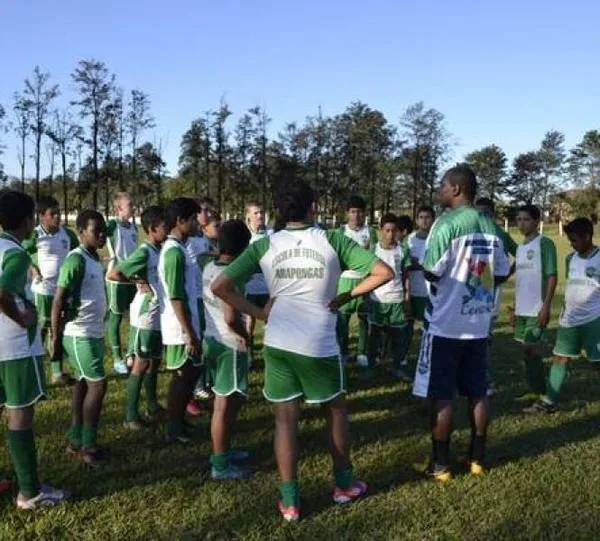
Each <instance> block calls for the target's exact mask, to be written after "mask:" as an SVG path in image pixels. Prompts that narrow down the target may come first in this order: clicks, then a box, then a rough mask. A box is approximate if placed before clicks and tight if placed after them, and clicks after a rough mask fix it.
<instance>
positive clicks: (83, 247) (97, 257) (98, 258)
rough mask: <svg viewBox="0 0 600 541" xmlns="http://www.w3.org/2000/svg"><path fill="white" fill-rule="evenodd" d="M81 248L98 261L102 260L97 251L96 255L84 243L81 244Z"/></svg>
mask: <svg viewBox="0 0 600 541" xmlns="http://www.w3.org/2000/svg"><path fill="white" fill-rule="evenodd" d="M79 249H80V250H81V251H82V252H85V253H86V254H87V255H89V256H90V257H91V258H92V259H96V260H97V261H100V257H99V256H98V254H97V253H96V255H94V254H92V253H91V252H90V251H89V250H88V249H87V248H86V247H85V246H84V245H83V244H80V245H79Z"/></svg>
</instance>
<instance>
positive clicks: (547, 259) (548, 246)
mask: <svg viewBox="0 0 600 541" xmlns="http://www.w3.org/2000/svg"><path fill="white" fill-rule="evenodd" d="M540 251H541V255H542V274H543V275H544V276H546V277H548V276H557V275H558V265H557V262H556V260H557V257H556V245H555V244H554V242H553V241H552V240H551V239H549V238H548V237H542V238H541V239H540Z"/></svg>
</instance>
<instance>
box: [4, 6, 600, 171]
mask: <svg viewBox="0 0 600 541" xmlns="http://www.w3.org/2000/svg"><path fill="white" fill-rule="evenodd" d="M0 18H1V21H2V31H1V32H0V45H1V46H0V74H1V79H0V81H1V82H0V103H1V104H3V105H4V107H5V109H7V112H8V113H9V115H10V114H11V113H12V111H11V102H12V94H13V92H14V91H15V90H19V89H21V88H22V86H23V84H22V82H23V79H24V78H25V77H26V76H27V75H29V74H30V73H31V71H32V70H33V68H34V66H35V65H36V64H38V65H39V66H40V67H41V68H42V69H43V70H44V71H49V72H51V74H52V76H53V79H54V80H55V81H56V82H58V83H60V85H61V88H62V90H63V93H64V97H63V98H62V100H63V101H65V102H66V101H68V99H70V98H71V97H72V92H73V85H72V83H71V80H70V73H71V72H72V71H73V68H74V67H75V65H76V63H77V61H78V60H79V59H82V58H97V59H99V60H102V61H104V62H106V64H107V65H108V67H109V69H110V70H111V71H113V72H114V73H115V74H116V75H117V77H118V81H119V83H120V84H121V85H122V86H124V87H125V89H126V90H129V89H131V88H139V89H142V90H144V91H145V92H147V93H148V94H150V97H151V100H152V111H153V113H154V115H155V117H156V121H157V127H156V129H155V130H154V133H148V134H147V139H149V140H153V139H154V138H156V139H158V138H162V140H163V142H165V143H166V152H165V158H166V160H167V164H168V169H169V170H170V171H171V172H175V171H176V168H177V157H178V151H179V143H180V140H181V135H182V133H183V132H184V131H185V130H186V128H187V127H188V125H189V123H190V122H191V120H192V119H193V118H195V117H197V116H201V115H202V113H203V112H204V111H205V110H207V109H208V108H214V107H216V106H217V105H218V102H219V99H220V97H221V96H225V99H226V100H227V102H228V103H229V105H230V108H231V109H232V110H233V111H234V113H237V114H239V113H241V112H243V111H244V110H245V109H247V108H249V107H251V106H253V105H255V104H260V105H263V106H265V107H266V108H267V111H268V114H269V115H270V117H271V118H272V119H273V124H272V131H273V134H275V133H276V131H277V130H278V129H279V128H281V127H282V126H283V125H284V124H285V123H286V122H289V121H293V120H297V121H300V122H301V121H302V120H303V119H304V117H305V116H306V115H309V114H315V113H316V112H317V109H318V107H319V106H322V109H323V112H324V114H327V115H329V114H335V113H338V112H340V111H342V110H343V109H344V107H345V106H346V105H347V104H349V103H350V102H351V101H354V100H361V101H364V102H366V103H368V104H369V105H370V106H371V107H373V108H378V109H381V110H382V111H383V112H384V113H385V114H386V116H387V117H388V119H389V120H390V121H393V122H395V121H397V120H398V118H399V117H400V115H401V114H402V112H403V110H404V109H405V108H406V107H407V106H408V105H410V104H412V103H414V102H416V101H419V100H423V101H424V102H425V104H426V105H427V106H428V107H435V108H437V109H438V110H440V111H441V112H442V113H444V114H445V115H446V119H447V125H448V128H449V130H450V131H451V132H452V133H453V135H454V136H455V138H456V140H457V143H458V144H457V146H456V149H455V152H454V159H455V160H458V159H461V158H462V157H463V156H464V154H465V153H467V152H469V151H470V150H473V149H475V148H478V147H481V146H484V145H487V144H490V143H496V144H498V145H500V146H501V147H502V148H504V149H505V151H506V152H507V154H508V155H509V156H510V157H513V156H514V155H515V154H517V153H518V152H521V151H527V150H531V149H534V148H536V147H537V146H538V145H539V142H540V140H541V138H542V136H543V134H544V132H545V131H547V130H548V129H559V130H561V131H563V132H564V133H565V135H566V137H567V144H568V145H569V146H572V145H574V144H575V143H576V142H577V141H578V139H579V138H580V137H581V135H582V134H583V132H585V131H586V130H587V129H591V128H598V127H599V124H600V109H599V108H598V101H599V98H600V70H598V58H599V57H600V55H599V53H600V30H599V26H598V21H599V20H600V3H598V2H597V1H595V0H587V1H584V0H571V1H569V2H564V1H560V0H547V1H544V2H542V1H539V0H520V1H515V0H504V1H502V2H492V1H487V0H479V1H470V0H453V1H448V0H445V1H444V0H429V1H426V0H423V1H418V0H417V1H410V2H408V1H400V0H368V1H366V0H320V1H317V0H294V1H290V0H273V1H262V0H236V1H234V0H217V1H213V2H208V1H205V0H195V1H194V0H170V1H169V2H165V1H158V0H143V1H142V0H104V1H103V2H85V1H82V0H54V1H52V2H48V1H47V0H27V1H11V0H4V1H3V2H2V10H1V12H0ZM234 121H235V118H234ZM232 124H233V123H232ZM2 140H3V141H4V143H5V145H6V147H7V148H6V151H5V155H4V156H3V158H2V161H4V164H5V169H6V171H7V173H9V174H15V175H16V174H17V172H18V163H17V160H16V141H15V139H14V137H13V136H12V135H10V134H8V135H2ZM32 173H33V170H32V165H31V163H30V164H29V166H28V174H32Z"/></svg>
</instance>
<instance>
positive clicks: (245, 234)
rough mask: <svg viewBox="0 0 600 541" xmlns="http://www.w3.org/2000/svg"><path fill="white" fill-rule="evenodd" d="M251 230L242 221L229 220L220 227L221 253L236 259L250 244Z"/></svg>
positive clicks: (219, 241)
mask: <svg viewBox="0 0 600 541" xmlns="http://www.w3.org/2000/svg"><path fill="white" fill-rule="evenodd" d="M250 237H251V234H250V230H249V229H248V227H247V226H246V224H245V223H244V222H242V220H227V221H225V222H223V223H222V224H221V227H219V236H218V243H219V253H220V254H223V255H230V256H233V257H236V256H238V255H240V254H241V253H242V252H243V251H244V250H245V249H246V248H247V247H248V244H249V243H250Z"/></svg>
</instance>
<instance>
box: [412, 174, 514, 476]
mask: <svg viewBox="0 0 600 541" xmlns="http://www.w3.org/2000/svg"><path fill="white" fill-rule="evenodd" d="M476 190H477V180H476V177H475V173H474V172H473V171H472V170H471V169H470V168H469V167H466V166H457V167H453V168H451V169H449V170H448V171H447V172H446V173H445V175H444V177H443V180H442V186H441V190H440V202H441V204H442V205H443V206H445V207H449V208H450V209H451V210H450V211H449V212H446V213H445V214H443V215H442V216H441V217H440V218H438V219H437V220H436V222H435V223H434V224H433V227H432V229H431V232H430V234H429V237H428V238H427V245H426V248H425V256H424V258H423V260H422V261H421V266H422V267H423V271H424V273H425V278H426V279H427V280H428V281H429V282H430V297H429V303H428V305H427V309H426V312H425V317H426V319H427V330H426V331H425V332H424V333H423V339H422V340H421V351H420V353H419V361H418V365H417V372H416V375H415V383H414V388H413V394H414V395H415V396H419V397H423V398H429V400H430V408H431V416H430V419H431V421H432V459H431V465H430V468H429V470H428V473H429V474H430V475H431V476H432V477H433V478H435V479H437V480H439V481H444V482H445V481H448V480H449V479H450V478H451V476H452V475H451V471H450V466H449V448H450V435H451V432H452V417H453V409H454V408H453V401H454V398H455V394H456V391H457V390H458V391H459V393H460V394H462V395H465V396H467V397H468V399H469V420H470V424H471V445H470V450H469V461H470V469H471V473H472V474H473V475H481V474H482V473H483V471H484V470H483V465H482V463H483V459H484V451H485V441H486V434H487V425H488V400H487V396H486V394H487V381H486V365H487V357H488V354H487V349H488V334H489V328H490V320H491V318H492V315H493V312H494V291H495V287H496V285H497V284H498V283H499V282H501V281H502V280H505V279H506V277H508V274H509V272H510V264H509V261H508V257H507V255H506V253H505V251H504V246H503V244H502V242H501V241H500V238H499V237H498V234H497V232H496V228H495V227H494V223H493V221H492V220H491V219H490V218H489V217H488V216H486V215H485V214H484V213H481V212H478V211H477V210H476V209H475V208H474V207H473V199H474V196H475V193H476Z"/></svg>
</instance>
